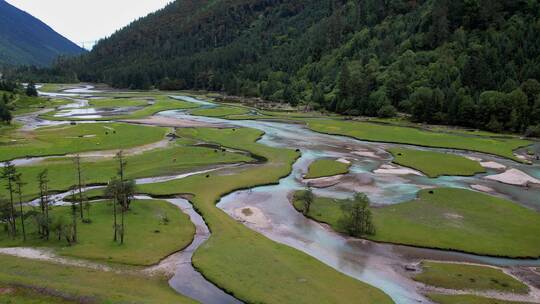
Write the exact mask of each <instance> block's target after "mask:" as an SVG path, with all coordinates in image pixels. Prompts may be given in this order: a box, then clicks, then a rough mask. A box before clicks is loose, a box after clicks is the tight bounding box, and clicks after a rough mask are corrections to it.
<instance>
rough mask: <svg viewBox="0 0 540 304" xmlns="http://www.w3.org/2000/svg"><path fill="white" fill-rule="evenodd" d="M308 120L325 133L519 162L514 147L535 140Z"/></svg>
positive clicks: (526, 144)
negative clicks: (469, 152) (445, 149)
mask: <svg viewBox="0 0 540 304" xmlns="http://www.w3.org/2000/svg"><path fill="white" fill-rule="evenodd" d="M304 121H305V122H306V123H307V125H308V127H309V128H310V129H311V130H313V131H316V132H321V133H327V134H333V135H345V136H350V137H354V138H357V139H360V140H367V141H377V142H389V143H399V144H410V145H417V146H425V147H434V148H450V149H459V150H470V151H477V152H483V153H487V154H493V155H498V156H501V157H505V158H508V159H512V160H515V161H518V162H522V160H520V159H519V158H517V157H516V156H514V154H513V151H514V150H516V149H518V148H521V147H524V146H528V145H530V144H531V143H532V142H530V141H527V140H522V139H517V138H507V137H505V138H497V137H488V136H471V135H461V134H451V133H437V132H430V131H424V130H420V129H417V128H409V127H401V126H393V125H384V124H375V123H368V122H356V121H346V120H336V119H304Z"/></svg>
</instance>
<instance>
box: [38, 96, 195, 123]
mask: <svg viewBox="0 0 540 304" xmlns="http://www.w3.org/2000/svg"><path fill="white" fill-rule="evenodd" d="M106 96H107V97H106V99H92V100H90V101H89V105H90V106H91V107H92V108H121V107H141V109H138V110H135V111H134V112H132V113H129V114H121V115H115V116H106V117H101V118H89V119H86V118H73V117H59V116H55V115H56V114H58V113H59V111H53V112H49V113H45V114H42V115H41V116H40V117H42V118H44V119H48V120H56V121H63V120H69V121H84V120H97V121H104V120H106V121H109V120H128V119H140V118H145V117H148V116H151V115H154V114H156V113H159V112H163V111H169V110H184V109H192V108H197V107H199V105H197V104H195V103H192V102H187V101H182V100H176V99H173V98H170V97H168V96H164V95H149V96H148V97H147V99H148V100H142V99H144V98H145V97H144V96H143V97H141V96H133V98H111V96H110V95H106Z"/></svg>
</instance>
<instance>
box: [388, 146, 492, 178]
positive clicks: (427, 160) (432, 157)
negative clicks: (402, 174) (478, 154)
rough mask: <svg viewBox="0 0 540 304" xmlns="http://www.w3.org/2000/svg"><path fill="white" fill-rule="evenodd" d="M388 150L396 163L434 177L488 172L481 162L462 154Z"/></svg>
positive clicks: (399, 149)
mask: <svg viewBox="0 0 540 304" xmlns="http://www.w3.org/2000/svg"><path fill="white" fill-rule="evenodd" d="M388 151H389V152H390V153H392V155H393V156H394V160H393V162H394V163H396V164H399V165H402V166H405V167H409V168H413V169H416V170H418V171H421V172H423V173H424V174H426V175H427V176H429V177H432V178H435V177H439V176H443V175H451V176H457V175H459V176H473V175H476V174H478V173H484V172H486V170H485V169H484V168H483V167H482V166H481V165H480V163H479V162H477V161H474V160H470V159H468V158H466V157H463V156H460V155H455V154H450V153H440V152H433V151H421V150H413V149H406V148H391V149H388Z"/></svg>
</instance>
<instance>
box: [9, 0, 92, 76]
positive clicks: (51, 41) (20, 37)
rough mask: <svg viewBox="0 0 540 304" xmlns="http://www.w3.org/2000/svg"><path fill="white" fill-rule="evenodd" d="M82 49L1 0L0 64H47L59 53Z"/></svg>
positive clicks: (71, 52) (78, 51) (78, 52)
mask: <svg viewBox="0 0 540 304" xmlns="http://www.w3.org/2000/svg"><path fill="white" fill-rule="evenodd" d="M82 52H84V50H83V49H82V48H80V47H78V46H77V45H76V44H74V43H73V42H71V41H69V40H68V39H66V38H64V37H62V36H61V35H60V34H58V33H57V32H55V31H54V30H53V29H51V28H50V27H49V26H47V25H46V24H45V23H43V22H41V21H39V20H38V19H36V18H34V17H32V16H31V15H29V14H28V13H26V12H24V11H21V10H19V9H18V8H16V7H14V6H12V5H11V4H9V3H7V2H6V1H4V0H0V66H1V65H21V64H24V65H37V66H46V65H49V64H51V63H52V62H53V60H54V59H55V58H56V57H58V56H59V55H76V54H80V53H82Z"/></svg>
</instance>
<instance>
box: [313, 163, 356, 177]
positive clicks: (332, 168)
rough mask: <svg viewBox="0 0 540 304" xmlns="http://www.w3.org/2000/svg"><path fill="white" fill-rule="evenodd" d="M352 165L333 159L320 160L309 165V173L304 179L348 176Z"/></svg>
mask: <svg viewBox="0 0 540 304" xmlns="http://www.w3.org/2000/svg"><path fill="white" fill-rule="evenodd" d="M349 167H350V164H345V163H342V162H339V161H336V160H333V159H318V160H316V161H314V162H313V163H311V164H310V165H309V169H308V173H307V174H306V176H304V178H307V179H311V178H319V177H327V176H334V175H339V174H347V173H348V172H349Z"/></svg>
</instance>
